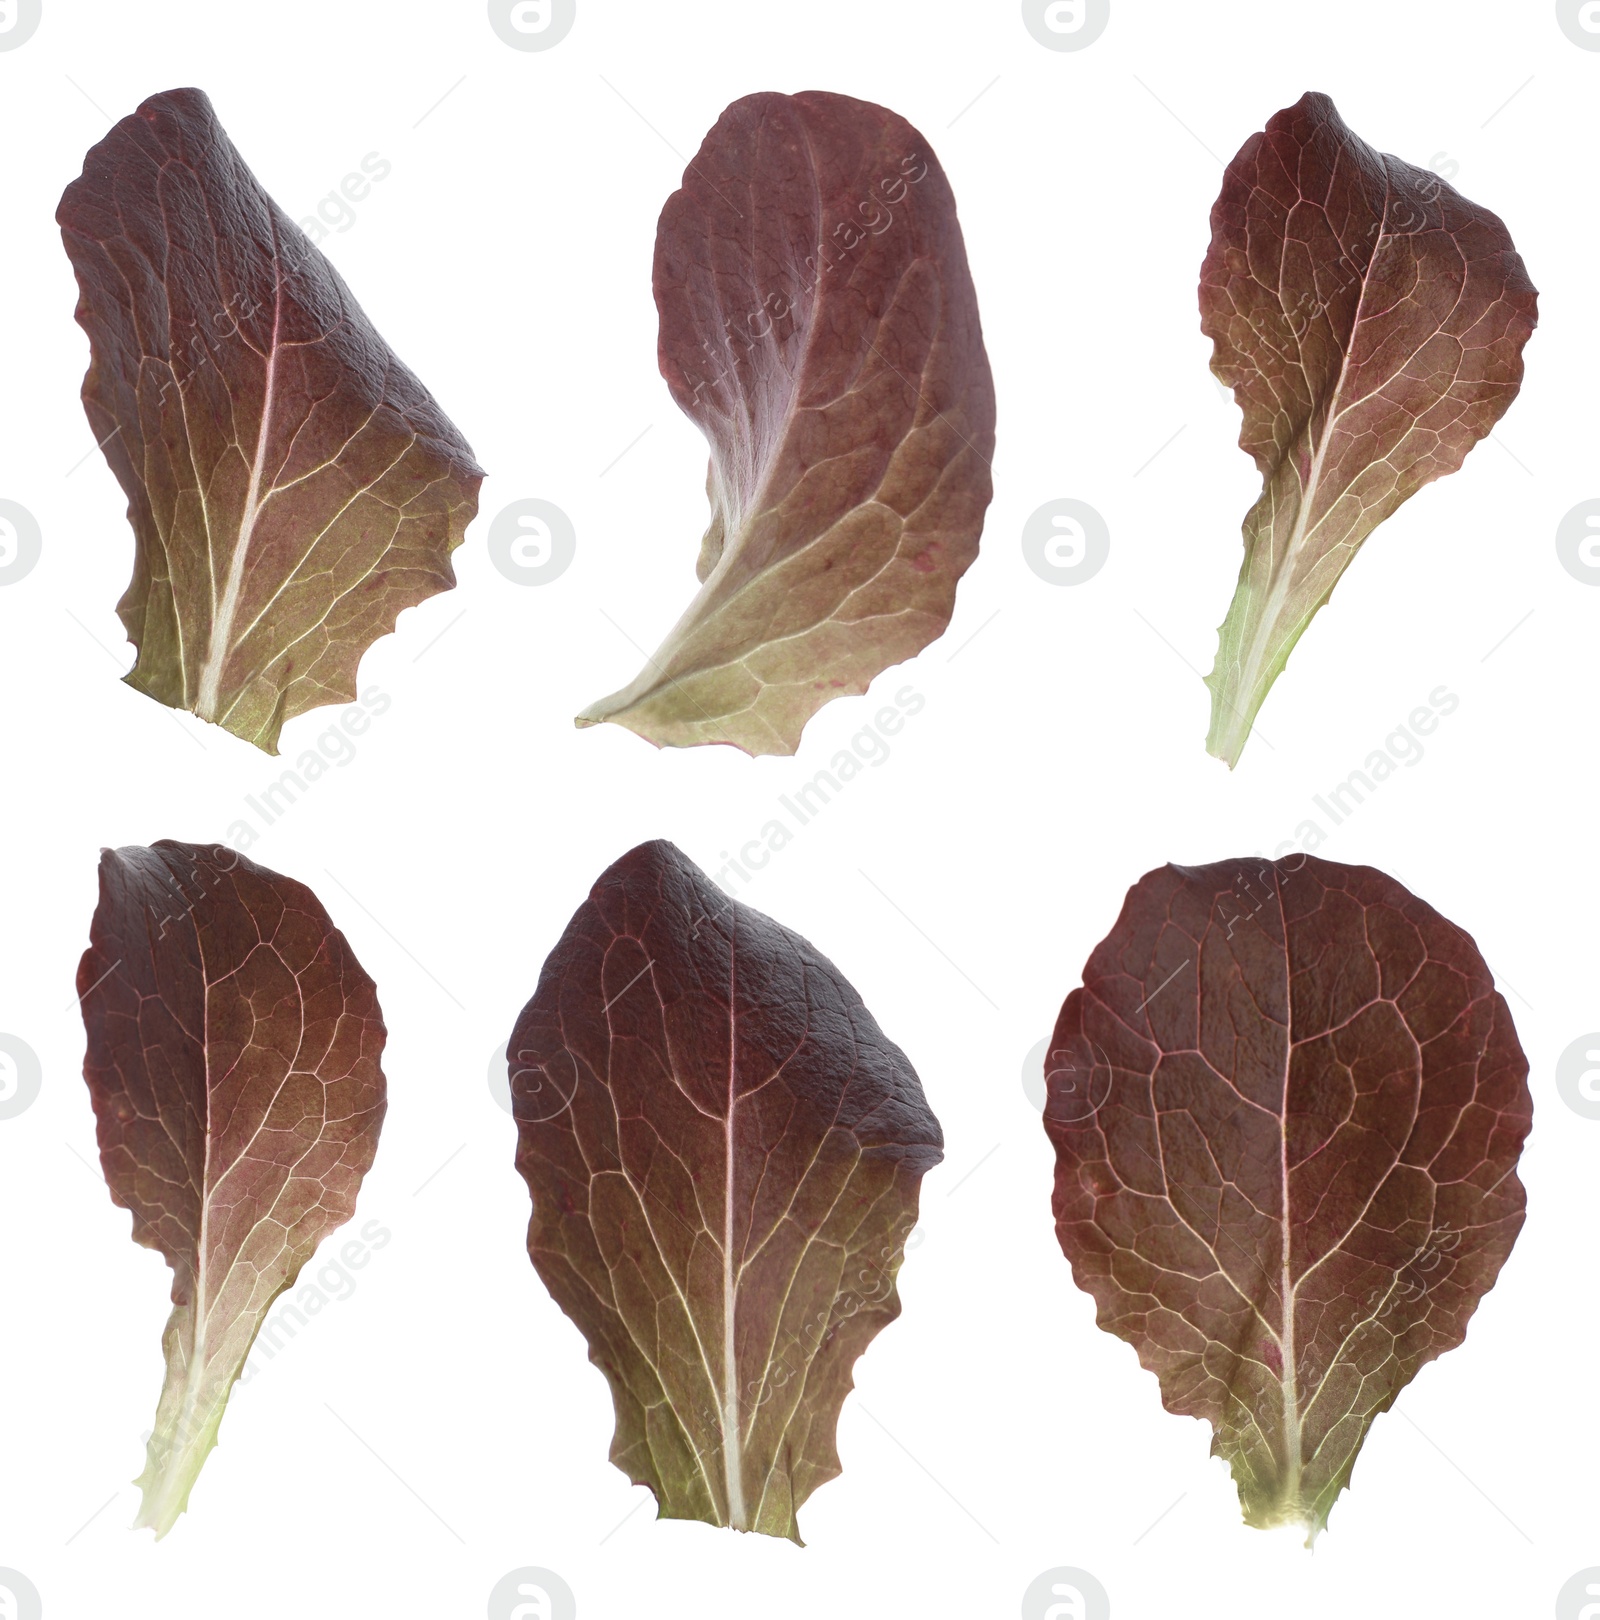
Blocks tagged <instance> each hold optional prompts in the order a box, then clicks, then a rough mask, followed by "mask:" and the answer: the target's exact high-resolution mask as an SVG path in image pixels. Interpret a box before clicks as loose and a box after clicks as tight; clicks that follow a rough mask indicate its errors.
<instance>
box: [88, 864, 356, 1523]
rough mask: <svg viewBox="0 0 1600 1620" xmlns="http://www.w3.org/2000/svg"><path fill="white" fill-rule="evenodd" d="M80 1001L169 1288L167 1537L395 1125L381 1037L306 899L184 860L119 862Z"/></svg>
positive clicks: (91, 1075)
mask: <svg viewBox="0 0 1600 1620" xmlns="http://www.w3.org/2000/svg"><path fill="white" fill-rule="evenodd" d="M78 994H79V1001H80V1003H81V1005H82V1008H83V1019H84V1026H85V1029H86V1031H87V1033H88V1052H87V1055H86V1057H85V1059H84V1078H85V1080H86V1081H87V1082H88V1085H89V1096H90V1100H91V1102H92V1103H93V1105H94V1112H95V1121H96V1130H97V1135H98V1138H99V1144H100V1162H101V1166H102V1168H103V1169H104V1171H105V1176H106V1182H107V1184H108V1185H109V1187H110V1189H111V1196H112V1199H113V1200H114V1201H115V1202H116V1203H117V1204H119V1205H121V1206H122V1207H123V1208H124V1209H127V1210H131V1211H132V1213H133V1236H134V1239H135V1241H136V1242H138V1243H142V1244H143V1245H144V1246H145V1247H146V1248H151V1249H156V1250H159V1251H160V1253H161V1254H162V1255H163V1256H164V1257H165V1259H166V1261H167V1264H168V1265H169V1266H171V1267H172V1273H173V1278H172V1304H173V1309H172V1315H171V1317H170V1318H169V1320H168V1322H167V1327H166V1332H165V1335H164V1337H163V1345H164V1349H165V1352H166V1359H167V1377H166V1383H165V1385H164V1387H163V1389H162V1392H161V1401H160V1405H159V1407H158V1409H157V1413H156V1421H155V1426H154V1429H153V1431H152V1433H151V1436H150V1441H149V1446H148V1454H147V1458H146V1465H145V1471H144V1473H143V1474H142V1475H141V1477H140V1479H139V1481H138V1484H139V1485H140V1487H141V1489H142V1491H143V1493H144V1494H143V1502H142V1505H141V1509H140V1515H139V1521H138V1522H139V1524H140V1525H141V1526H148V1527H149V1528H151V1529H154V1530H155V1532H156V1534H157V1536H158V1537H159V1536H163V1535H165V1534H166V1533H167V1531H168V1530H170V1529H171V1528H172V1526H173V1525H174V1524H175V1523H176V1522H177V1519H178V1516H179V1515H180V1514H181V1513H182V1512H183V1510H184V1508H185V1507H186V1506H187V1504H188V1498H189V1492H190V1489H191V1487H192V1486H193V1485H194V1482H195V1480H196V1478H197V1477H198V1475H199V1473H200V1469H201V1466H202V1465H203V1464H204V1462H205V1459H206V1457H207V1455H208V1454H209V1453H210V1451H211V1448H212V1447H213V1445H215V1443H216V1435H217V1429H218V1426H219V1425H220V1423H221V1422H222V1417H223V1411H224V1409H225V1407H226V1405H227V1401H228V1395H229V1392H230V1391H231V1389H232V1387H233V1384H234V1382H235V1380H236V1379H237V1378H238V1376H239V1373H240V1370H241V1369H242V1367H243V1366H244V1362H245V1358H246V1356H247V1355H248V1354H249V1351H250V1346H251V1344H252V1343H253V1342H254V1340H255V1336H256V1333H257V1331H258V1330H259V1328H260V1326H261V1323H262V1321H263V1320H264V1319H265V1317H266V1315H267V1312H268V1311H269V1310H270V1309H271V1307H272V1304H273V1301H274V1300H276V1299H277V1298H278V1296H279V1295H280V1294H282V1293H283V1291H284V1290H285V1289H287V1288H289V1287H290V1286H291V1285H292V1284H293V1282H294V1280H295V1278H296V1276H298V1274H299V1272H300V1269H301V1267H302V1266H303V1265H304V1264H305V1263H306V1261H307V1260H309V1259H310V1258H311V1255H312V1254H313V1253H314V1252H315V1250H316V1247H317V1245H318V1244H319V1243H320V1242H321V1241H322V1239H323V1238H324V1237H325V1236H326V1235H327V1234H328V1233H329V1232H331V1231H333V1230H334V1228H336V1227H338V1226H340V1225H342V1224H343V1223H344V1222H345V1221H347V1220H349V1219H350V1217H351V1215H353V1214H354V1213H355V1200H356V1193H357V1190H358V1189H359V1187H360V1185H361V1179H362V1177H363V1176H364V1175H365V1174H366V1172H367V1170H368V1169H369V1168H370V1167H371V1164H372V1158H373V1154H374V1152H375V1151H376V1149H377V1144H378V1132H379V1129H380V1127H381V1125H382V1123H383V1115H384V1108H385V1087H384V1078H383V1072H382V1069H381V1068H380V1067H379V1058H380V1056H381V1053H382V1050H383V1043H384V1026H383V1018H382V1014H381V1012H380V1011H379V1008H378V1001H377V996H376V993H375V992H374V989H373V985H372V981H371V980H370V979H369V978H368V977H367V975H366V974H365V973H364V972H363V971H362V969H361V966H360V964H359V963H358V962H357V961H356V959H355V957H354V956H353V955H352V954H351V951H350V947H349V946H348V945H347V944H346V943H345V939H344V936H343V935H342V934H340V933H339V931H338V930H337V929H336V928H335V927H334V926H333V924H332V923H331V922H330V921H329V919H328V915H327V913H326V912H325V911H324V910H323V909H322V906H321V905H320V904H319V902H318V901H317V898H316V896H315V895H313V894H312V892H311V891H310V890H309V889H307V888H306V887H305V886H304V885H303V884H300V883H296V882H294V881H293V880H292V879H290V878H285V877H280V876H279V875H278V874H277V873H275V872H269V871H268V870H267V869H266V868H265V867H262V866H257V865H256V864H255V863H254V862H252V861H249V860H247V859H245V857H244V856H242V855H239V854H237V853H235V852H234V851H232V850H230V849H226V848H224V847H221V846H198V845H193V844H179V843H174V842H171V841H170V840H163V841H162V842H161V843H158V844H156V845H155V846H154V847H152V848H149V849H145V848H140V847H137V846H133V847H129V848H126V849H119V850H106V851H105V852H104V854H103V855H102V857H101V862H100V902H99V905H98V906H97V907H96V909H95V914H94V923H93V926H92V929H91V933H90V945H89V949H88V950H87V951H86V952H85V953H84V957H83V961H82V964H81V965H80V967H79V969H78Z"/></svg>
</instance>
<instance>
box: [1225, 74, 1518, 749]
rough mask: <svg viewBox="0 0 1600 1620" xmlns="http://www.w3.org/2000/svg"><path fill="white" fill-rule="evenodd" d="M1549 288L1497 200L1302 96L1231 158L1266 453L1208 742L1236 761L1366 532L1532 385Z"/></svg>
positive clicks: (1247, 341)
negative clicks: (1490, 201) (1535, 339)
mask: <svg viewBox="0 0 1600 1620" xmlns="http://www.w3.org/2000/svg"><path fill="white" fill-rule="evenodd" d="M1537 309H1538V294H1537V293H1536V292H1535V291H1534V288H1533V283H1532V282H1531V281H1529V279H1528V273H1527V271H1526V270H1525V269H1524V268H1523V264H1522V259H1521V257H1520V256H1519V255H1518V253H1517V251H1516V249H1515V248H1514V247H1513V246H1512V244H1511V237H1510V236H1509V235H1508V234H1507V231H1506V228H1505V226H1504V225H1502V224H1501V222H1500V220H1499V219H1498V218H1497V217H1496V216H1495V215H1494V214H1491V213H1490V212H1489V210H1488V209H1487V208H1480V207H1479V206H1478V205H1477V204H1476V203H1472V202H1468V201H1467V199H1466V198H1465V197H1463V196H1461V195H1460V194H1459V193H1458V192H1456V191H1454V190H1452V189H1451V187H1450V186H1448V185H1446V184H1445V182H1444V181H1443V180H1441V179H1440V178H1439V177H1438V176H1437V175H1436V174H1433V173H1430V172H1429V171H1427V170H1424V169H1418V168H1414V167H1413V166H1412V165H1411V164H1409V163H1404V162H1402V161H1401V160H1400V159H1399V158H1396V157H1389V156H1387V155H1386V154H1384V153H1382V152H1375V151H1374V150H1373V149H1372V148H1371V147H1370V146H1368V145H1367V144H1366V142H1365V141H1363V140H1361V139H1360V138H1359V137H1358V136H1356V135H1354V134H1352V133H1351V131H1350V130H1349V129H1348V128H1347V127H1346V125H1345V123H1344V121H1343V120H1342V119H1341V118H1340V117H1339V114H1338V113H1337V112H1336V111H1335V110H1334V105H1333V103H1332V102H1331V101H1330V100H1329V99H1328V98H1327V97H1326V96H1323V95H1315V94H1311V95H1306V96H1302V97H1301V99H1300V100H1299V102H1297V103H1296V104H1295V105H1294V106H1293V107H1290V108H1288V109H1287V110H1286V111H1284V112H1280V113H1278V114H1277V115H1276V116H1274V117H1273V118H1272V119H1271V120H1270V121H1269V122H1268V124H1267V127H1266V130H1265V132H1264V133H1262V134H1259V135H1252V136H1251V137H1250V139H1249V140H1248V141H1246V142H1245V144H1244V145H1243V147H1241V148H1240V151H1239V155H1238V156H1237V157H1236V158H1234V160H1233V162H1232V163H1230V164H1229V165H1228V172H1227V175H1226V176H1225V178H1224V179H1223V182H1222V194H1221V195H1220V196H1219V197H1218V198H1217V201H1216V206H1215V207H1214V208H1213V209H1212V211H1211V248H1210V251H1209V252H1208V253H1207V254H1206V258H1205V263H1204V265H1203V266H1202V267H1201V270H1200V317H1201V318H1200V325H1201V329H1202V330H1203V331H1204V332H1205V334H1206V336H1207V337H1209V338H1210V339H1211V340H1212V342H1213V344H1214V352H1213V357H1212V361H1211V369H1212V370H1213V371H1214V372H1215V373H1216V374H1217V376H1218V378H1219V379H1220V380H1221V381H1222V382H1224V383H1225V384H1227V386H1228V387H1230V388H1231V389H1232V390H1233V393H1234V398H1235V399H1236V400H1237V401H1238V402H1239V405H1240V407H1241V409H1242V410H1243V412H1244V426H1243V430H1242V431H1241V433H1240V436H1239V445H1240V448H1241V449H1244V450H1247V451H1249V453H1250V454H1251V455H1252V456H1253V457H1254V458H1255V463H1256V466H1257V467H1258V468H1259V469H1260V471H1261V477H1262V480H1263V484H1264V487H1263V489H1262V493H1261V498H1260V500H1258V501H1257V502H1256V504H1255V506H1254V507H1252V508H1251V510H1250V514H1249V516H1248V517H1246V519H1245V522H1244V548H1245V554H1244V565H1243V567H1242V568H1241V569H1240V572H1239V583H1238V587H1237V589H1236V591H1235V594H1234V598H1233V603H1232V605H1231V606H1230V607H1229V609H1228V616H1227V618H1226V619H1225V620H1224V621H1223V624H1222V627H1221V632H1220V635H1221V643H1220V646H1219V649H1218V652H1217V662H1216V667H1215V668H1214V669H1213V670H1212V672H1211V674H1210V675H1209V676H1208V677H1207V678H1206V684H1207V685H1208V686H1209V687H1210V688H1211V734H1210V737H1209V738H1208V740H1207V744H1206V746H1207V747H1208V748H1209V750H1210V751H1211V752H1212V753H1213V754H1215V755H1216V756H1217V757H1218V758H1220V759H1225V760H1226V761H1227V762H1228V764H1229V765H1234V764H1236V763H1237V762H1238V759H1239V754H1240V752H1241V750H1242V749H1243V748H1244V745H1245V741H1246V739H1247V738H1248V737H1249V734H1250V728H1251V726H1252V725H1253V724H1254V722H1255V717H1256V713H1257V711H1258V710H1259V709H1260V707H1261V705H1262V703H1263V701H1264V700H1265V698H1266V695H1267V693H1268V691H1269V690H1270V689H1271V687H1272V683H1273V682H1274V681H1275V680H1276V679H1277V678H1278V675H1279V674H1280V673H1281V671H1282V670H1283V667H1284V665H1285V664H1286V663H1287V662H1288V658H1289V654H1290V652H1291V651H1292V650H1293V648H1294V645H1295V643H1296V642H1297V641H1298V640H1299V639H1300V636H1301V634H1302V632H1303V631H1304V630H1305V628H1306V626H1307V625H1308V624H1310V622H1311V619H1312V617H1313V616H1314V615H1315V613H1316V612H1317V610H1318V609H1319V608H1320V607H1321V606H1322V604H1323V603H1324V602H1326V601H1327V600H1328V597H1329V595H1330V594H1331V593H1332V591H1333V588H1334V586H1335V585H1336V584H1337V583H1338V582H1339V576H1340V575H1341V574H1342V573H1343V572H1344V570H1345V569H1346V567H1348V566H1349V564H1350V561H1351V559H1352V558H1354V556H1355V554H1356V552H1357V551H1358V550H1359V549H1360V547H1361V545H1362V542H1363V541H1365V540H1366V538H1367V536H1368V535H1369V534H1371V533H1372V531H1373V530H1374V529H1375V528H1377V526H1378V525H1379V524H1380V523H1382V522H1383V520H1384V519H1385V518H1386V517H1388V516H1389V515H1390V514H1391V513H1392V512H1394V511H1395V510H1396V509H1397V508H1398V507H1399V506H1401V505H1402V504H1403V503H1404V502H1405V501H1406V500H1408V499H1409V498H1410V497H1411V496H1412V495H1414V494H1415V493H1416V492H1417V491H1418V490H1419V489H1421V488H1422V486H1423V485H1424V484H1427V483H1431V482H1432V481H1433V480H1434V479H1435V478H1441V477H1443V476H1444V475H1445V474H1446V473H1452V472H1454V471H1456V469H1457V468H1458V467H1460V465H1461V463H1462V462H1463V461H1464V460H1465V459H1466V455H1467V452H1468V451H1469V450H1470V449H1471V448H1472V447H1473V445H1475V444H1476V443H1477V442H1478V440H1479V439H1481V438H1483V437H1484V436H1485V435H1486V434H1487V433H1488V432H1489V431H1490V429H1491V428H1493V426H1494V425H1495V423H1496V422H1498V421H1499V420H1500V418H1501V416H1503V415H1504V414H1505V411H1506V409H1507V407H1508V406H1509V405H1510V404H1511V402H1512V400H1514V399H1515V398H1516V397H1517V392H1518V390H1519V389H1520V388H1521V386H1522V347H1523V344H1524V343H1526V342H1527V339H1528V336H1529V334H1530V333H1531V332H1532V331H1533V328H1534V324H1535V321H1536V319H1537Z"/></svg>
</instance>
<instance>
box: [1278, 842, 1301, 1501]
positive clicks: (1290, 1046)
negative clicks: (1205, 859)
mask: <svg viewBox="0 0 1600 1620" xmlns="http://www.w3.org/2000/svg"><path fill="white" fill-rule="evenodd" d="M1272 888H1273V893H1274V895H1275V896H1276V898H1277V901H1278V926H1279V927H1280V928H1281V929H1282V930H1283V931H1284V938H1285V941H1286V942H1287V938H1288V922H1287V919H1286V918H1285V917H1284V915H1283V890H1282V888H1281V887H1280V885H1279V882H1278V877H1277V873H1276V872H1274V873H1273V879H1272ZM1288 961H1289V959H1288V954H1287V951H1285V955H1284V974H1285V978H1287V976H1288ZM1285 988H1286V989H1287V985H1286V986H1285ZM1290 1016H1291V1017H1292V1016H1293V1015H1292V1013H1291V1015H1290ZM1283 1034H1284V1040H1283V1099H1282V1103H1281V1107H1282V1112H1283V1117H1282V1120H1281V1122H1280V1125H1279V1132H1278V1142H1279V1147H1278V1173H1279V1177H1280V1186H1279V1193H1278V1197H1279V1205H1278V1209H1279V1220H1280V1221H1281V1223H1282V1230H1281V1232H1280V1235H1279V1242H1280V1244H1281V1247H1282V1253H1281V1256H1280V1262H1281V1266H1282V1270H1281V1272H1280V1275H1279V1281H1278V1293H1279V1297H1280V1298H1281V1300H1282V1302H1283V1328H1282V1332H1281V1333H1280V1335H1279V1339H1278V1353H1279V1355H1280V1356H1281V1357H1282V1360H1283V1366H1282V1369H1281V1371H1280V1372H1279V1374H1278V1382H1279V1385H1280V1387H1281V1388H1282V1390H1283V1447H1284V1478H1283V1500H1284V1502H1285V1503H1287V1504H1289V1505H1291V1506H1292V1505H1294V1504H1295V1503H1297V1502H1298V1500H1299V1497H1300V1470H1301V1466H1302V1462H1303V1458H1302V1455H1301V1446H1302V1440H1301V1434H1300V1377H1299V1370H1298V1368H1297V1366H1296V1349H1295V1336H1294V1310H1295V1299H1294V1294H1295V1287H1296V1284H1295V1281H1294V1275H1293V1273H1292V1271H1291V1269H1290V1253H1291V1249H1290V1245H1291V1243H1292V1242H1293V1238H1294V1227H1293V1223H1292V1221H1291V1219H1290V1212H1289V1065H1290V1061H1291V1059H1292V1058H1293V1055H1294V1029H1293V1026H1292V1024H1291V1025H1286V1026H1285V1028H1284V1032H1283Z"/></svg>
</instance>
